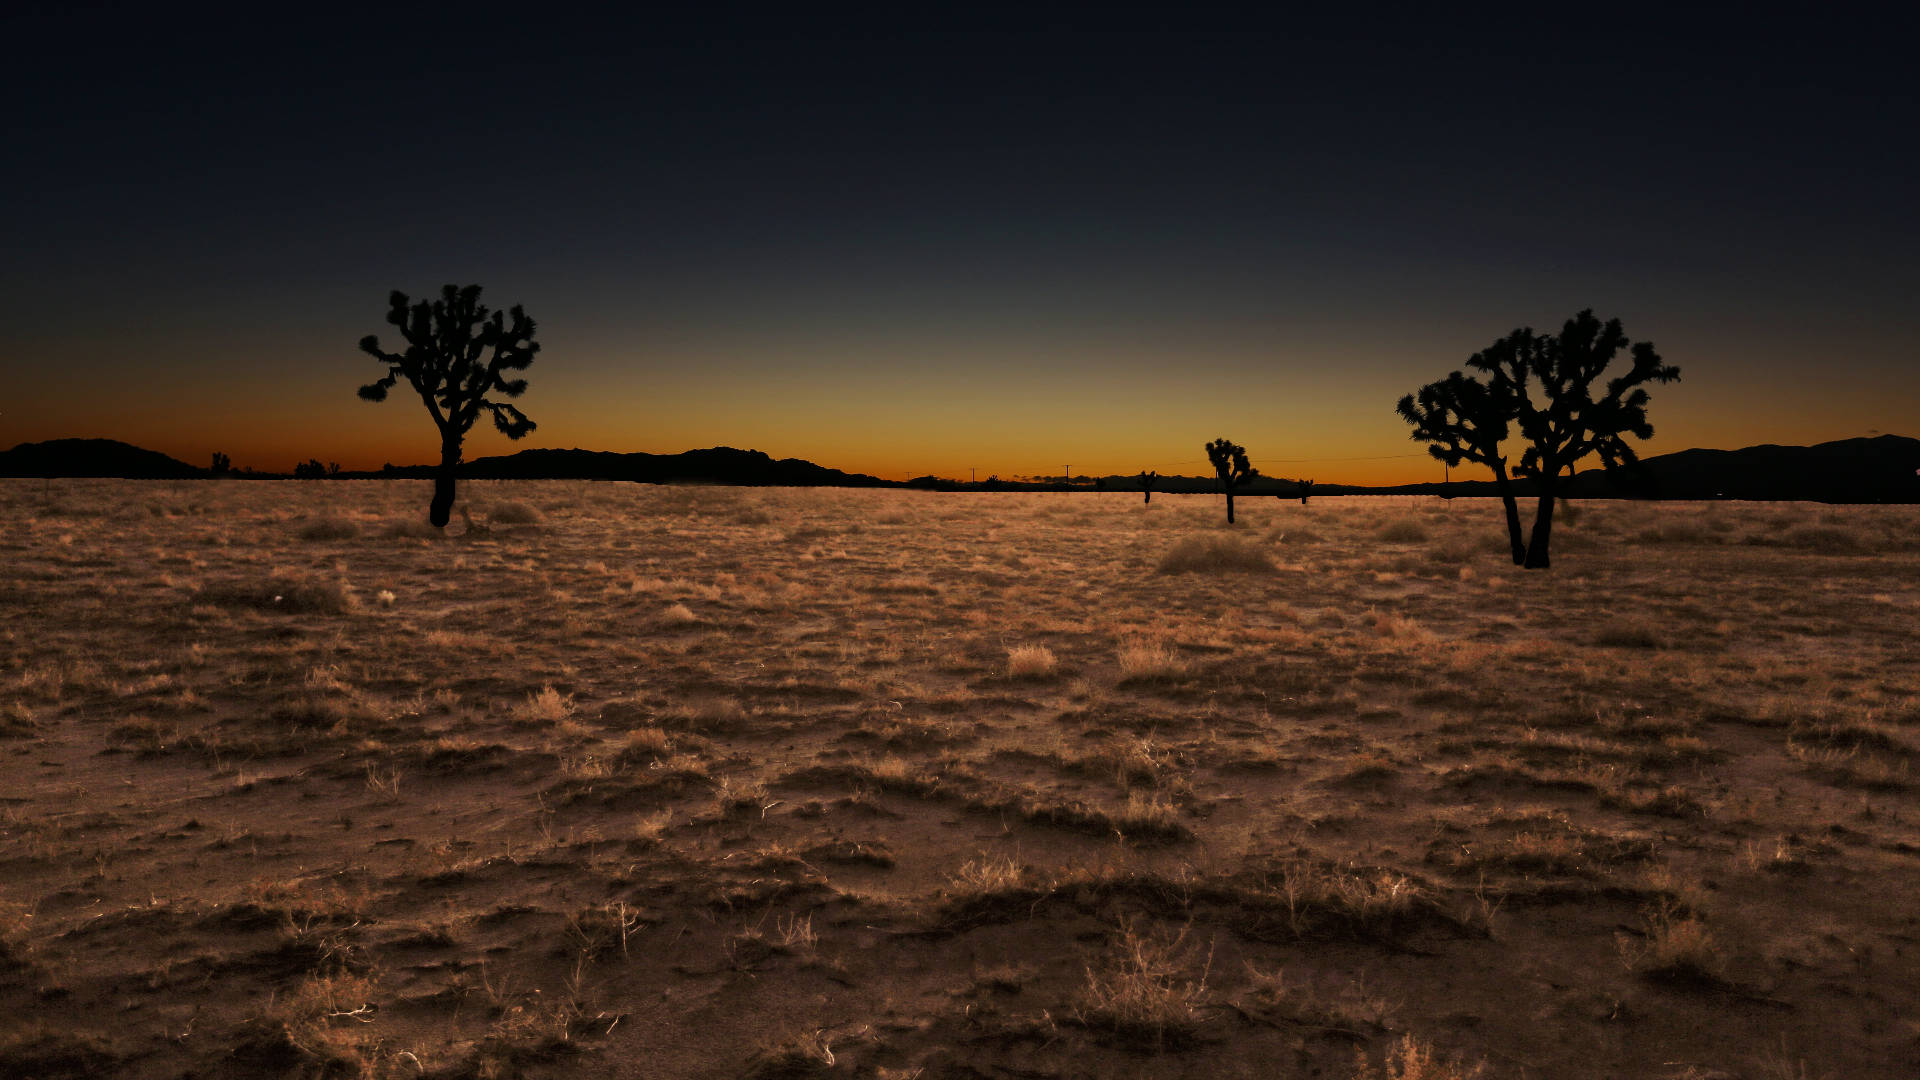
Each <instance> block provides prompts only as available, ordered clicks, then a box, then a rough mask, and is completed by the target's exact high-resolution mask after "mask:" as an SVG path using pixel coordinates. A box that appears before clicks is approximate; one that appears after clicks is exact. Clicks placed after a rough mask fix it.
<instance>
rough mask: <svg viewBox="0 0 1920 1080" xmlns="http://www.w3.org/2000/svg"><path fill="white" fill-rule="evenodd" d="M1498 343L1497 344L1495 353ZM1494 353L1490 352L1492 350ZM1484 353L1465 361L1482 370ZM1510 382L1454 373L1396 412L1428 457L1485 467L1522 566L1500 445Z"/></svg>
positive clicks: (1507, 424) (1515, 510) (1511, 408)
mask: <svg viewBox="0 0 1920 1080" xmlns="http://www.w3.org/2000/svg"><path fill="white" fill-rule="evenodd" d="M1499 347H1500V343H1499V342H1496V343H1495V345H1494V349H1498V348H1499ZM1492 351H1493V350H1488V352H1492ZM1487 355H1488V354H1487V353H1475V354H1474V355H1473V359H1472V360H1469V361H1468V363H1470V364H1473V365H1474V366H1475V367H1478V366H1480V362H1481V360H1482V359H1483V358H1484V357H1485V356H1487ZM1512 399H1513V384H1512V383H1511V382H1509V381H1507V380H1506V379H1504V378H1503V377H1500V376H1497V375H1496V376H1495V377H1494V378H1493V379H1492V380H1491V381H1490V382H1487V383H1483V382H1481V381H1480V380H1478V379H1476V378H1474V377H1472V376H1471V375H1465V374H1462V373H1461V372H1458V371H1456V372H1453V373H1452V374H1450V375H1448V376H1447V377H1446V378H1444V379H1441V380H1440V381H1439V382H1434V383H1428V384H1427V385H1425V386H1423V387H1421V388H1420V389H1419V391H1417V392H1416V393H1413V394H1408V395H1407V396H1405V397H1403V398H1401V399H1400V404H1399V405H1398V407H1397V411H1398V412H1399V413H1400V416H1401V418H1402V419H1404V420H1406V422H1407V423H1409V424H1412V425H1413V439H1414V441H1416V442H1424V443H1427V444H1429V445H1428V446H1427V453H1429V454H1432V455H1433V456H1434V458H1436V459H1438V460H1440V461H1444V462H1446V463H1447V465H1448V466H1450V467H1453V468H1458V467H1459V465H1460V463H1461V462H1463V461H1471V462H1475V463H1477V464H1480V465H1485V466H1486V467H1487V468H1489V469H1491V470H1492V471H1493V483H1494V487H1495V489H1496V490H1498V491H1499V492H1500V501H1501V503H1502V504H1503V505H1504V507H1505V508H1506V513H1507V541H1508V544H1509V545H1510V546H1511V547H1512V549H1513V563H1514V565H1515V566H1519V565H1522V564H1523V563H1525V562H1526V557H1527V546H1526V541H1525V540H1524V539H1523V538H1522V537H1521V535H1520V507H1519V505H1518V504H1517V503H1515V502H1514V498H1513V483H1512V480H1511V478H1510V477H1509V476H1508V474H1507V459H1506V457H1505V456H1503V455H1502V454H1501V452H1500V444H1501V443H1502V442H1504V441H1505V440H1506V438H1507V433H1508V431H1509V430H1510V428H1511V420H1512V417H1513V414H1514V412H1515V410H1516V406H1515V404H1514V402H1513V400H1512Z"/></svg>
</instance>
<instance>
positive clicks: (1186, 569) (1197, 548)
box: [1158, 535, 1274, 574]
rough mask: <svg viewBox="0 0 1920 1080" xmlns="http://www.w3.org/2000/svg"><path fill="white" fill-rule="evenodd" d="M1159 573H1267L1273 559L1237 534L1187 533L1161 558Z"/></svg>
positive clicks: (1272, 566) (1270, 568)
mask: <svg viewBox="0 0 1920 1080" xmlns="http://www.w3.org/2000/svg"><path fill="white" fill-rule="evenodd" d="M1158 569H1159V571H1160V573H1162V574H1269V573H1272V572H1273V571H1274V565H1273V560H1272V559H1271V558H1268V557H1267V553H1266V552H1264V551H1261V550H1260V549H1259V548H1257V547H1254V546H1253V545H1252V544H1250V543H1248V542H1247V541H1245V540H1242V539H1241V538H1240V537H1237V536H1222V535H1201V536H1189V537H1187V538H1186V539H1184V540H1181V541H1180V542H1179V543H1177V544H1175V545H1174V546H1173V550H1172V551H1169V552H1167V554H1166V555H1165V556H1164V557H1163V558H1162V559H1161V560H1160V565H1159V568H1158Z"/></svg>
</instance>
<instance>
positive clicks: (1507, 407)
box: [1399, 309, 1680, 570]
mask: <svg viewBox="0 0 1920 1080" xmlns="http://www.w3.org/2000/svg"><path fill="white" fill-rule="evenodd" d="M1622 349H1625V350H1627V352H1628V354H1629V356H1631V358H1632V363H1631V366H1629V367H1628V368H1627V370H1626V371H1624V372H1622V373H1621V374H1619V375H1617V376H1615V377H1614V378H1611V379H1608V380H1607V381H1606V382H1605V384H1604V386H1603V388H1602V390H1601V393H1600V395H1599V396H1598V397H1595V396H1594V383H1595V380H1597V379H1599V378H1600V377H1601V376H1602V375H1604V374H1605V373H1606V371H1607V368H1608V366H1609V365H1610V364H1612V362H1613V360H1614V357H1616V356H1618V355H1619V353H1620V351H1621V350H1622ZM1467 366H1469V367H1472V368H1474V369H1476V370H1478V371H1480V372H1483V373H1484V374H1486V376H1487V379H1488V381H1487V382H1486V383H1484V384H1483V383H1481V382H1479V380H1477V379H1474V378H1470V377H1468V376H1464V375H1462V374H1461V373H1460V372H1457V371H1456V372H1454V373H1453V374H1451V375H1449V376H1447V378H1445V379H1443V380H1441V381H1440V382H1437V383H1432V384H1429V385H1427V386H1425V387H1422V388H1421V390H1420V392H1419V396H1418V398H1417V399H1416V397H1415V396H1414V395H1411V394H1410V395H1408V396H1406V397H1404V398H1401V399H1400V405H1399V412H1400V415H1401V416H1402V417H1403V418H1405V419H1406V420H1407V421H1408V423H1411V424H1412V425H1413V426H1414V431H1413V437H1414V438H1415V439H1418V440H1421V441H1424V442H1430V443H1432V444H1433V445H1431V446H1429V447H1428V452H1429V453H1431V454H1433V456H1434V457H1436V458H1439V459H1440V460H1442V461H1445V462H1446V463H1447V464H1449V465H1457V464H1459V463H1460V462H1461V461H1462V460H1469V461H1478V462H1480V463H1482V464H1485V465H1488V466H1490V467H1491V468H1492V469H1493V475H1494V481H1495V483H1496V485H1497V486H1498V488H1499V490H1500V492H1501V495H1502V498H1503V500H1504V501H1505V503H1506V511H1507V533H1508V538H1509V540H1510V541H1511V542H1512V546H1513V553H1514V561H1515V562H1516V563H1519V564H1520V565H1522V566H1524V567H1526V568H1527V569H1529V570H1534V569H1541V570H1544V569H1546V568H1547V567H1549V566H1550V565H1551V562H1550V561H1549V550H1548V549H1549V545H1550V544H1551V543H1552V539H1553V507H1554V500H1555V499H1556V498H1558V496H1559V493H1560V489H1561V485H1562V483H1563V482H1564V481H1565V478H1566V477H1570V476H1572V475H1573V468H1574V465H1575V464H1576V463H1578V462H1579V461H1580V460H1581V459H1583V458H1585V457H1587V456H1588V455H1598V456H1599V458H1600V462H1601V464H1602V465H1603V466H1604V467H1605V468H1607V469H1608V470H1612V469H1615V468H1618V467H1621V466H1629V467H1630V466H1633V465H1635V464H1637V463H1638V462H1639V460H1640V459H1639V456H1638V455H1637V454H1636V453H1635V452H1634V450H1633V447H1632V446H1631V445H1630V444H1629V443H1628V442H1627V438H1626V437H1627V436H1629V435H1631V436H1633V437H1634V438H1637V439H1649V438H1652V437H1653V425H1652V424H1650V423H1648V422H1647V404H1648V402H1649V400H1650V398H1649V396H1648V394H1647V390H1646V385H1645V384H1647V383H1649V382H1659V383H1668V382H1675V381H1677V380H1678V379H1679V378H1680V369H1679V368H1677V367H1675V366H1673V365H1672V364H1668V363H1666V362H1665V361H1663V360H1661V359H1660V354H1659V353H1658V352H1655V351H1654V348H1653V343H1652V342H1648V341H1641V342H1629V341H1628V340H1627V335H1626V334H1625V332H1624V331H1623V330H1622V329H1621V326H1620V320H1619V319H1609V320H1608V321H1607V322H1605V323H1602V322H1601V321H1600V320H1599V319H1597V318H1595V317H1594V314H1593V312H1592V310H1591V309H1589V310H1586V311H1582V312H1580V313H1579V314H1578V315H1575V316H1574V317H1573V318H1571V319H1568V320H1567V321H1566V324H1565V325H1564V326H1562V327H1561V329H1560V333H1559V334H1558V335H1557V336H1556V335H1553V334H1536V333H1534V332H1533V330H1532V329H1531V328H1525V329H1520V330H1515V331H1514V332H1513V333H1511V334H1508V335H1507V336H1506V337H1504V338H1501V339H1500V340H1499V341H1496V342H1494V343H1493V344H1492V345H1491V346H1489V347H1488V348H1487V349H1486V350H1484V351H1482V352H1478V353H1475V354H1473V356H1472V357H1471V358H1470V359H1468V361H1467ZM1536 387H1537V389H1536ZM1509 424H1512V425H1516V426H1518V428H1519V431H1520V437H1521V439H1522V441H1523V446H1524V449H1523V451H1522V453H1521V457H1520V463H1519V465H1517V466H1515V467H1514V470H1513V471H1514V475H1516V476H1519V477H1523V478H1525V479H1529V480H1532V481H1533V482H1534V484H1535V485H1536V487H1537V488H1538V493H1539V496H1540V505H1539V508H1538V511H1537V512H1536V514H1535V516H1534V523H1533V533H1532V535H1531V536H1530V537H1529V538H1528V540H1527V543H1526V545H1525V547H1524V548H1523V547H1522V545H1521V542H1520V515H1519V512H1518V510H1517V509H1516V507H1515V506H1514V501H1513V495H1512V492H1511V490H1510V489H1509V487H1508V484H1507V475H1506V459H1505V458H1504V457H1502V456H1501V455H1500V452H1499V450H1500V443H1501V442H1502V441H1503V440H1504V439H1505V438H1506V437H1507V433H1508V426H1509Z"/></svg>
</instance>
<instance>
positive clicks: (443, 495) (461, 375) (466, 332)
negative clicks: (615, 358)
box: [360, 285, 540, 528]
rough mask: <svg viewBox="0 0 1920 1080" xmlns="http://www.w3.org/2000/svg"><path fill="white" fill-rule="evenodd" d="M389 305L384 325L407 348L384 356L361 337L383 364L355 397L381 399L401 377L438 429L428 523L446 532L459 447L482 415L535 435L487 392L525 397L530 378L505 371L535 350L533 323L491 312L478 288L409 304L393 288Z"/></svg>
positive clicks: (505, 429) (527, 360)
mask: <svg viewBox="0 0 1920 1080" xmlns="http://www.w3.org/2000/svg"><path fill="white" fill-rule="evenodd" d="M387 302H388V305H389V310H388V311H387V321H388V322H389V323H392V324H393V325H394V326H396V327H398V328H399V330H400V336H401V337H402V338H403V339H405V341H406V349H405V351H403V352H398V353H390V352H387V351H385V350H383V349H382V348H380V339H379V338H378V337H376V336H375V335H373V334H368V335H367V336H366V337H364V338H361V339H360V351H362V352H364V353H366V354H368V355H369V356H372V357H373V358H374V359H376V360H378V361H380V362H381V363H383V364H385V365H387V374H386V375H385V376H384V377H383V378H380V379H378V380H375V381H374V382H371V383H368V384H367V385H365V386H363V387H361V388H360V396H361V397H362V398H364V399H366V400H368V401H385V400H386V399H387V391H388V390H391V389H393V385H394V383H396V382H398V381H399V380H400V378H401V377H402V376H404V377H405V378H406V380H407V383H408V385H410V386H412V387H413V390H414V392H415V393H417V394H419V395H420V400H421V401H422V402H424V403H425V404H426V406H427V413H428V414H429V415H431V416H432V417H433V424H434V426H435V427H436V428H438V429H439V430H440V468H439V471H438V472H437V473H435V475H434V482H433V506H432V508H431V510H430V512H429V513H428V515H427V520H429V521H431V522H432V523H433V525H434V527H435V528H445V527H446V524H447V519H448V518H450V517H451V516H452V515H453V491H454V470H455V469H456V468H457V467H458V466H459V464H460V444H461V443H462V441H464V440H465V439H466V437H467V431H468V429H470V428H472V427H473V422H474V421H475V420H476V419H478V418H479V416H480V412H481V410H482V409H484V410H486V411H487V412H488V413H490V414H492V416H493V426H494V427H496V428H498V429H499V430H500V433H501V434H502V435H505V436H506V437H507V438H509V439H519V438H523V437H524V436H525V435H526V434H527V432H529V431H532V430H533V428H534V424H533V421H531V420H529V419H527V417H526V414H524V413H522V412H521V411H520V410H519V409H516V408H514V407H513V406H512V405H509V404H507V403H505V402H500V401H494V400H492V399H490V398H489V397H488V396H487V395H488V394H495V393H498V394H504V395H505V396H507V397H510V398H517V397H519V396H520V395H521V394H523V393H525V392H526V389H527V380H525V379H510V378H507V374H508V373H509V372H515V371H524V370H525V369H526V367H527V365H528V364H531V363H533V354H534V353H537V352H539V351H540V346H539V345H538V344H536V343H535V342H534V340H533V331H534V323H533V320H532V319H530V318H528V317H527V313H526V312H525V311H523V310H521V308H520V305H518V304H515V305H514V306H513V309H512V310H511V311H510V312H506V313H502V312H498V311H490V310H489V309H488V308H487V306H486V305H485V304H482V303H481V302H480V286H478V285H468V286H467V287H465V288H459V287H457V286H453V285H448V286H446V287H445V288H443V289H441V290H440V299H438V300H435V301H433V302H432V303H428V302H427V301H425V300H422V301H420V302H419V303H417V304H413V303H409V301H408V300H407V294H406V293H403V292H399V291H395V292H394V293H393V294H392V295H391V296H390V297H388V300H387ZM508 315H511V316H512V321H511V322H508V321H507V317H508Z"/></svg>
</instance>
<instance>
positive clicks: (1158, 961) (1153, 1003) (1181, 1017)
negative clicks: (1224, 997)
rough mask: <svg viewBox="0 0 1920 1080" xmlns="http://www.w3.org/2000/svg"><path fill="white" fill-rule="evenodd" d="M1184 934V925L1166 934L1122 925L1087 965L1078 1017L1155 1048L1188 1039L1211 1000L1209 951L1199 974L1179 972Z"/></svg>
mask: <svg viewBox="0 0 1920 1080" xmlns="http://www.w3.org/2000/svg"><path fill="white" fill-rule="evenodd" d="M1186 938H1187V931H1186V930H1185V929H1182V930H1181V931H1180V932H1179V933H1178V934H1177V935H1175V936H1173V937H1172V938H1171V939H1168V938H1166V937H1164V936H1162V935H1153V934H1147V933H1142V932H1140V931H1138V930H1136V929H1135V928H1133V927H1132V926H1123V927H1122V928H1121V932H1120V936H1119V938H1118V939H1117V940H1116V941H1115V942H1114V955H1113V956H1112V957H1111V958H1110V959H1109V960H1108V962H1106V963H1104V964H1102V965H1100V966H1099V967H1094V966H1092V965H1089V966H1088V967H1087V985H1086V988H1085V989H1084V990H1083V991H1082V992H1081V995H1080V1009H1079V1013H1080V1020H1081V1022H1082V1023H1084V1024H1086V1025H1087V1026H1088V1027H1090V1028H1093V1029H1095V1030H1099V1031H1106V1032H1110V1033H1111V1034H1113V1035H1116V1036H1118V1037H1119V1038H1120V1039H1121V1040H1122V1041H1124V1042H1127V1043H1134V1044H1141V1045H1147V1046H1151V1047H1153V1048H1155V1049H1163V1048H1166V1047H1178V1046H1182V1045H1185V1044H1187V1043H1190V1042H1192V1041H1193V1038H1194V1036H1195V1035H1196V1034H1197V1033H1198V1031H1199V1028H1200V1025H1201V1023H1202V1021H1203V1020H1204V1019H1205V1015H1206V1010H1207V1009H1208V1008H1209V1005H1210V996H1209V993H1208V990H1207V976H1208V975H1209V974H1210V972H1211V969H1212V964H1213V956H1212V953H1211V951H1209V953H1208V954H1207V956H1206V957H1205V959H1204V960H1203V961H1202V962H1201V964H1200V973H1199V977H1198V978H1185V977H1183V972H1184V971H1185V970H1186V968H1187V967H1188V966H1189V964H1188V957H1187V956H1186V954H1187V953H1188V952H1189V951H1190V950H1189V949H1188V948H1187V947H1186Z"/></svg>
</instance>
